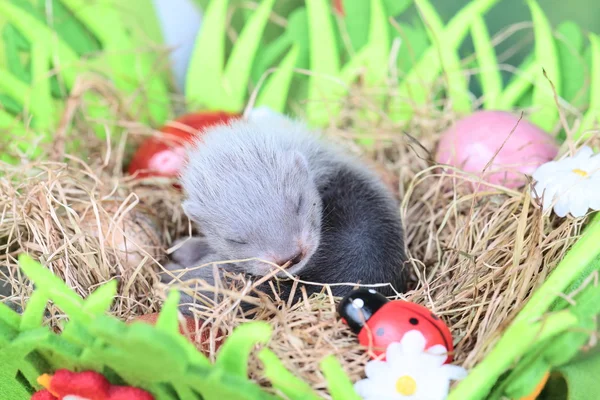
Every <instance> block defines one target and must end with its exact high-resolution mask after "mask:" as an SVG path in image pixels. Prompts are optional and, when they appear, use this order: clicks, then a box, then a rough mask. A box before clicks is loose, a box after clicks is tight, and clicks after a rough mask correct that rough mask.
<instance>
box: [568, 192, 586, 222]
mask: <svg viewBox="0 0 600 400" xmlns="http://www.w3.org/2000/svg"><path fill="white" fill-rule="evenodd" d="M582 192H583V193H581V195H579V196H577V195H575V196H570V202H569V203H570V210H571V215H572V216H573V217H575V218H581V217H583V216H585V214H587V211H588V208H589V204H590V199H589V197H588V196H586V194H587V193H586V191H582Z"/></svg>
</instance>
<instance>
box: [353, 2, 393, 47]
mask: <svg viewBox="0 0 600 400" xmlns="http://www.w3.org/2000/svg"><path fill="white" fill-rule="evenodd" d="M344 14H345V16H344V17H343V19H342V21H343V24H344V28H345V31H346V32H347V34H348V38H349V39H350V45H351V49H349V53H350V54H353V53H355V52H357V51H358V50H360V49H361V48H362V47H363V46H365V45H366V44H367V40H368V37H369V20H371V0H350V1H349V0H346V1H344ZM386 24H387V21H386Z"/></svg>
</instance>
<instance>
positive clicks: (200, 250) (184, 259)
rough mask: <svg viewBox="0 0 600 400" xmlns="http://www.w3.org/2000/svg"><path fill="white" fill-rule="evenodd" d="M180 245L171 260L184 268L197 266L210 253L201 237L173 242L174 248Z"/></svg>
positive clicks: (208, 247)
mask: <svg viewBox="0 0 600 400" xmlns="http://www.w3.org/2000/svg"><path fill="white" fill-rule="evenodd" d="M180 243H182V244H181V247H179V248H178V249H177V250H175V252H174V253H173V255H172V256H171V258H172V260H173V261H174V262H175V263H177V264H179V265H182V266H184V267H191V266H194V265H199V264H198V262H199V261H200V260H201V259H202V258H204V257H206V256H208V255H209V254H210V253H211V252H212V251H211V248H210V246H209V245H208V244H207V243H206V240H205V239H204V238H201V237H191V238H190V237H186V238H181V239H178V240H176V241H175V243H174V244H173V245H174V246H176V245H179V244H180Z"/></svg>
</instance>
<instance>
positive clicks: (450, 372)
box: [442, 365, 467, 381]
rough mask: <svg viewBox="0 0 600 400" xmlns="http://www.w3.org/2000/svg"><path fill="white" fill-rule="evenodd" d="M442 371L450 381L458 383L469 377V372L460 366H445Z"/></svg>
mask: <svg viewBox="0 0 600 400" xmlns="http://www.w3.org/2000/svg"><path fill="white" fill-rule="evenodd" d="M442 369H443V370H444V372H445V373H446V376H447V377H448V379H452V380H455V381H458V380H461V379H464V378H466V377H467V370H466V369H464V368H463V367H459V366H458V365H444V366H442Z"/></svg>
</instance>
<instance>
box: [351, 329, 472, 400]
mask: <svg viewBox="0 0 600 400" xmlns="http://www.w3.org/2000/svg"><path fill="white" fill-rule="evenodd" d="M425 345H426V341H425V337H424V336H423V334H422V333H421V332H419V331H417V330H412V331H408V332H406V333H405V334H404V336H402V340H401V341H400V342H399V343H391V344H390V345H389V346H388V348H387V350H386V353H385V356H386V361H377V360H375V361H369V362H368V363H367V366H366V368H365V373H366V375H367V378H366V379H363V380H361V381H358V382H356V383H355V385H354V389H355V390H356V392H357V393H358V395H359V396H361V397H362V398H363V399H364V400H400V399H410V400H443V399H445V398H446V397H447V396H448V391H449V388H450V380H458V379H463V378H464V377H465V376H466V375H467V371H466V370H465V369H464V368H462V367H459V366H456V365H450V364H444V362H445V361H446V353H447V350H446V348H445V347H444V346H442V345H435V346H432V347H430V348H429V349H427V350H426V351H425Z"/></svg>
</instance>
